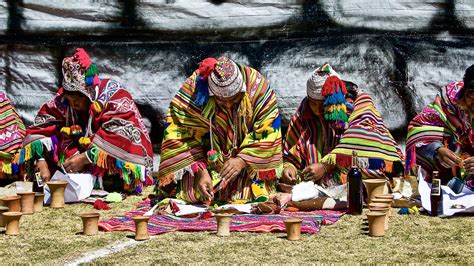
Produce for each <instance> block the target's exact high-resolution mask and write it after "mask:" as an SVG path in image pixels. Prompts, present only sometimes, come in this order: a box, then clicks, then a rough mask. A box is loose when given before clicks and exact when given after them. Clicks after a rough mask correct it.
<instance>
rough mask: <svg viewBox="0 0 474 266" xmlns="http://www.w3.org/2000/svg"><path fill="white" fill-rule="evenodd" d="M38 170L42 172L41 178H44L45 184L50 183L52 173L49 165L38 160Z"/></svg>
mask: <svg viewBox="0 0 474 266" xmlns="http://www.w3.org/2000/svg"><path fill="white" fill-rule="evenodd" d="M36 168H38V170H39V172H40V176H41V177H42V178H43V181H44V182H48V181H49V180H50V179H51V172H50V171H49V168H48V163H47V162H46V161H45V160H37V161H36Z"/></svg>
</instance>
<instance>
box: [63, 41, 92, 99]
mask: <svg viewBox="0 0 474 266" xmlns="http://www.w3.org/2000/svg"><path fill="white" fill-rule="evenodd" d="M62 71H63V88H64V89H65V90H66V91H78V92H81V93H83V94H84V95H86V96H87V97H88V98H89V99H90V100H91V101H94V100H95V88H94V87H95V86H97V85H99V82H100V81H99V71H98V70H97V67H96V66H95V65H94V64H92V62H91V59H90V57H89V55H88V54H87V53H86V51H85V50H84V49H83V48H77V49H76V52H75V53H74V56H71V57H66V58H64V60H63V63H62Z"/></svg>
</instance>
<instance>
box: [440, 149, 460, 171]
mask: <svg viewBox="0 0 474 266" xmlns="http://www.w3.org/2000/svg"><path fill="white" fill-rule="evenodd" d="M436 158H437V159H438V161H439V163H440V164H441V166H443V167H444V168H452V167H454V166H457V165H459V163H461V158H459V156H457V155H456V153H454V152H452V151H451V150H450V149H448V148H446V147H441V148H439V149H438V150H437V151H436Z"/></svg>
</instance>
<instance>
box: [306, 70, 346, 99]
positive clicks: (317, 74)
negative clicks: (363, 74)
mask: <svg viewBox="0 0 474 266" xmlns="http://www.w3.org/2000/svg"><path fill="white" fill-rule="evenodd" d="M330 76H337V77H338V78H339V74H337V73H336V71H334V69H332V67H331V66H330V65H329V64H328V63H326V64H324V65H323V66H321V67H318V68H316V70H314V72H313V74H311V77H309V79H308V81H307V82H306V92H307V94H308V97H309V98H311V99H313V100H324V96H323V95H322V94H321V92H322V90H323V85H324V82H325V81H326V79H327V78H328V77H330Z"/></svg>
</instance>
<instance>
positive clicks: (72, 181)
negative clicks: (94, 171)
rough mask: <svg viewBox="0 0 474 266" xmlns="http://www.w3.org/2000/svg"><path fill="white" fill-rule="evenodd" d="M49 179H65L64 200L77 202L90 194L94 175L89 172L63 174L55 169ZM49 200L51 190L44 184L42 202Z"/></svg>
mask: <svg viewBox="0 0 474 266" xmlns="http://www.w3.org/2000/svg"><path fill="white" fill-rule="evenodd" d="M51 180H66V181H68V183H69V184H68V185H67V187H66V191H65V193H64V202H68V203H69V202H78V201H80V200H82V199H85V198H87V197H89V196H90V195H91V192H92V189H93V187H94V176H92V175H91V174H63V173H62V172H60V171H56V172H55V173H54V175H53V177H52V178H51ZM50 202H51V192H50V191H49V187H48V186H47V185H45V186H44V203H45V204H49V203H50Z"/></svg>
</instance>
